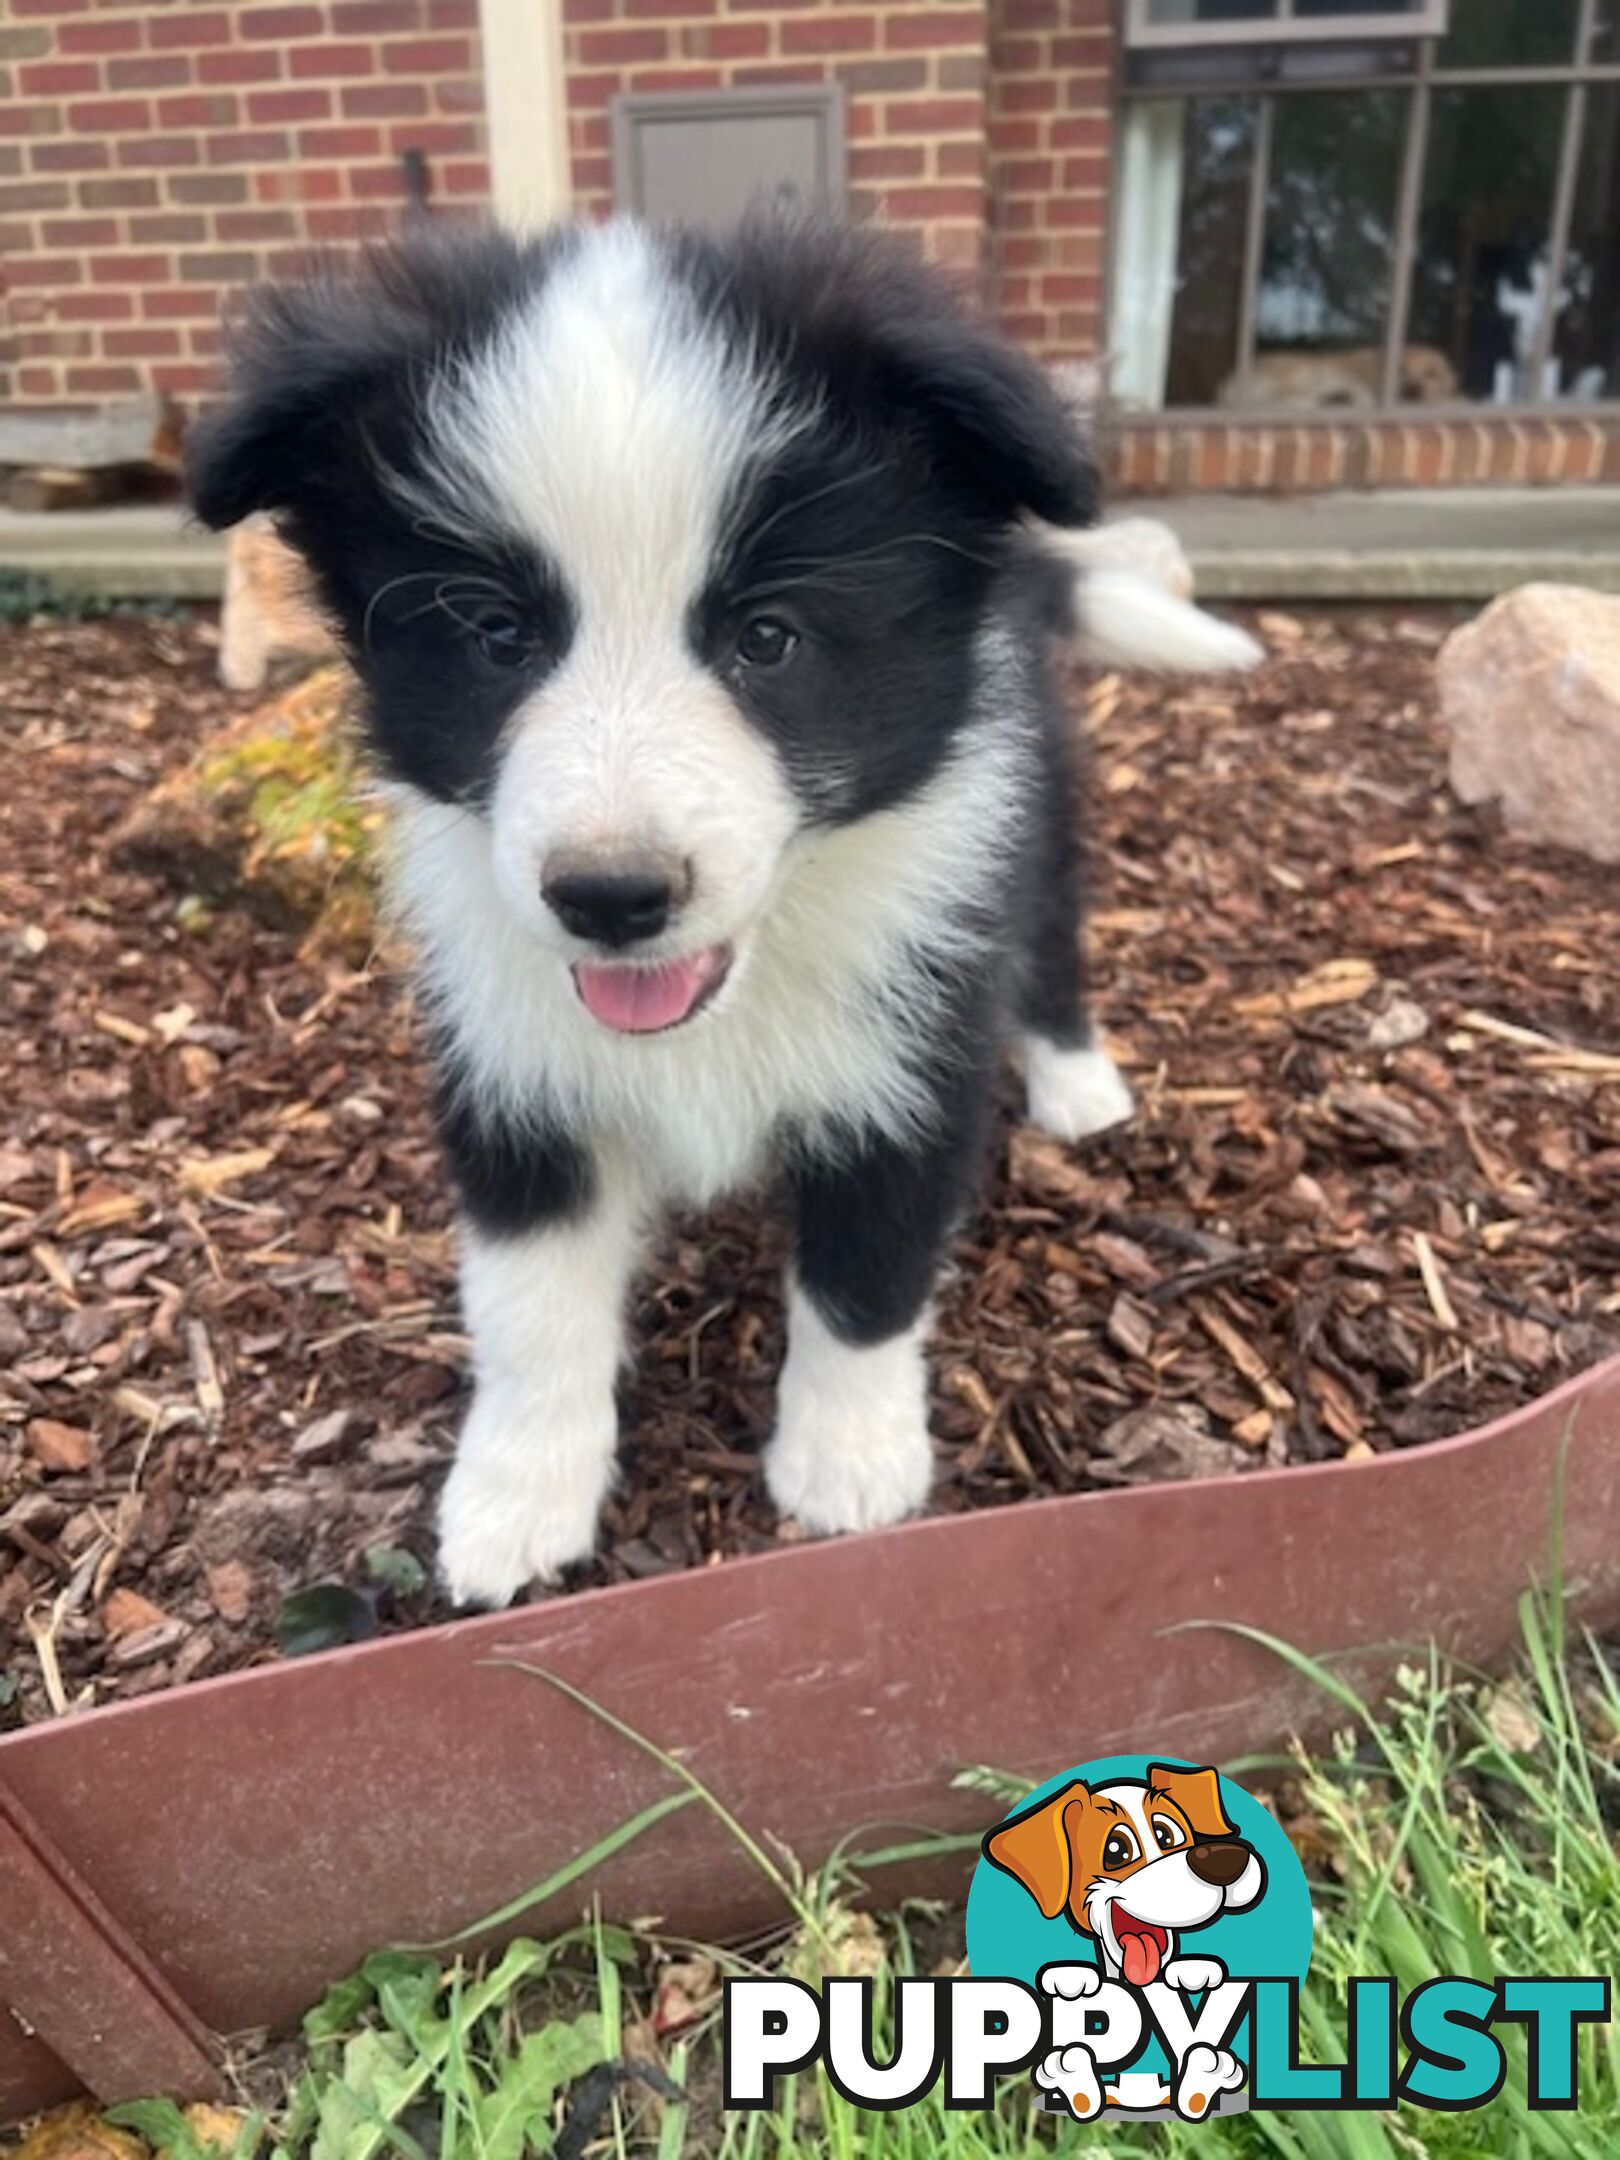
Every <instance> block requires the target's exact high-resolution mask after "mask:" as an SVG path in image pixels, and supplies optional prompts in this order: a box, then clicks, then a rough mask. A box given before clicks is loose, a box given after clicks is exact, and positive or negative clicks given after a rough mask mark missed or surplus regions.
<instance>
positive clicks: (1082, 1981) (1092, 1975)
mask: <svg viewBox="0 0 1620 2160" xmlns="http://www.w3.org/2000/svg"><path fill="white" fill-rule="evenodd" d="M1102 1977H1103V1976H1102V1974H1101V1973H1100V1972H1099V1971H1098V1969H1097V1967H1096V1966H1095V1965H1043V1966H1042V1967H1041V1971H1040V1983H1041V1987H1042V1990H1043V1991H1044V1992H1045V1993H1046V1994H1048V1995H1056V1996H1057V1997H1058V1998H1059V2000H1060V2001H1063V2002H1079V2001H1080V2000H1081V1999H1082V1998H1083V1997H1085V1996H1087V1995H1095V1994H1096V1992H1097V1990H1098V1989H1099V1988H1100V1987H1101V1986H1102Z"/></svg>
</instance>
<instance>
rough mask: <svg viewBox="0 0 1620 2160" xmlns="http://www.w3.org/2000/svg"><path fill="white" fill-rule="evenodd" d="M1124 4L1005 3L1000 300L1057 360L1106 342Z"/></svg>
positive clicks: (999, 14) (998, 108) (994, 91)
mask: <svg viewBox="0 0 1620 2160" xmlns="http://www.w3.org/2000/svg"><path fill="white" fill-rule="evenodd" d="M1116 12H1117V10H1116V5H1115V0H996V13H995V25H994V29H993V31H992V33H991V39H990V97H989V104H990V114H989V128H990V191H991V205H992V206H991V220H992V235H993V237H992V241H991V255H992V260H993V264H994V270H995V290H996V304H997V308H998V311H999V314H1000V318H1001V323H1002V327H1003V328H1004V329H1005V330H1006V332H1007V333H1008V335H1009V336H1010V337H1015V338H1017V339H1018V340H1019V342H1020V343H1021V344H1024V345H1027V346H1028V347H1029V348H1030V349H1031V350H1032V351H1034V352H1036V353H1038V354H1039V355H1040V356H1041V357H1042V358H1043V359H1046V360H1070V359H1078V358H1081V357H1084V356H1086V355H1089V354H1091V353H1094V352H1095V351H1096V350H1097V349H1098V347H1099V346H1100V345H1101V343H1102V342H1103V304H1104V298H1103V277H1104V267H1105V263H1106V259H1107V248H1108V181H1109V160H1110V156H1111V152H1112V140H1113V136H1112V113H1113V88H1114V69H1115V63H1116V37H1115V20H1116Z"/></svg>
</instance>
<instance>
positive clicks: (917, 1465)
mask: <svg viewBox="0 0 1620 2160" xmlns="http://www.w3.org/2000/svg"><path fill="white" fill-rule="evenodd" d="M933 1481H934V1450H933V1446H932V1443H931V1442H930V1440H929V1438H928V1427H927V1425H926V1424H925V1423H924V1422H923V1419H922V1416H921V1414H920V1412H919V1413H908V1414H900V1415H895V1414H892V1413H891V1414H889V1415H886V1416H885V1415H876V1414H874V1415H872V1416H870V1417H866V1418H863V1417H860V1416H858V1415H855V1414H852V1413H851V1412H850V1411H849V1410H848V1409H847V1408H846V1409H845V1410H844V1411H843V1413H842V1416H841V1418H840V1421H839V1422H838V1423H837V1424H836V1425H834V1426H830V1427H829V1426H822V1425H817V1424H815V1423H814V1422H807V1421H805V1420H803V1419H801V1418H791V1419H790V1418H784V1419H783V1421H782V1423H781V1425H780V1426H779V1427H778V1429H777V1434H776V1438H775V1439H774V1440H773V1441H772V1442H771V1444H770V1446H769V1447H768V1448H767V1449H766V1451H765V1484H766V1487H767V1489H768V1490H769V1492H770V1496H771V1498H772V1499H773V1500H774V1501H775V1502H776V1505H777V1507H778V1508H779V1509H780V1510H781V1512H782V1513H783V1514H784V1515H791V1516H792V1517H793V1519H794V1521H795V1522H797V1523H800V1524H801V1525H802V1526H803V1527H804V1528H805V1529H806V1530H808V1531H810V1532H811V1533H812V1535H813V1536H816V1537H827V1536H831V1535H833V1534H835V1533H836V1532H838V1531H841V1530H881V1529H882V1528H883V1527H884V1526H885V1525H886V1524H888V1523H897V1522H901V1521H903V1520H904V1518H905V1517H906V1516H907V1515H914V1514H915V1513H916V1512H917V1510H918V1509H919V1508H920V1507H922V1506H923V1505H924V1503H925V1502H926V1501H927V1498H928V1489H929V1487H930V1486H931V1485H932V1483H933Z"/></svg>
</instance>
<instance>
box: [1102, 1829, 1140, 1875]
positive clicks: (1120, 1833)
mask: <svg viewBox="0 0 1620 2160" xmlns="http://www.w3.org/2000/svg"><path fill="white" fill-rule="evenodd" d="M1135 1858H1136V1840H1135V1838H1133V1837H1132V1836H1131V1833H1130V1832H1129V1831H1128V1830H1111V1831H1110V1832H1109V1833H1108V1843H1107V1844H1106V1845H1105V1846H1104V1847H1103V1866H1104V1867H1108V1868H1121V1867H1129V1866H1130V1864H1131V1862H1132V1861H1133V1860H1134V1859H1135Z"/></svg>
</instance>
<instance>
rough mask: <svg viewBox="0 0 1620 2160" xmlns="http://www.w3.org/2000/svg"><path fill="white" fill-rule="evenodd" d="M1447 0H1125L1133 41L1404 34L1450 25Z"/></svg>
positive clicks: (1128, 38) (1130, 40)
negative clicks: (1447, 19)
mask: <svg viewBox="0 0 1620 2160" xmlns="http://www.w3.org/2000/svg"><path fill="white" fill-rule="evenodd" d="M1446 4H1447V0H1126V8H1125V40H1126V43H1127V44H1129V45H1195V44H1198V45H1202V44H1237V43H1242V44H1247V43H1250V42H1263V41H1266V40H1271V39H1276V38H1343V37H1400V36H1409V35H1410V34H1411V33H1412V32H1414V31H1431V32H1435V33H1438V32H1440V31H1442V30H1444V29H1445V27H1446Z"/></svg>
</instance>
